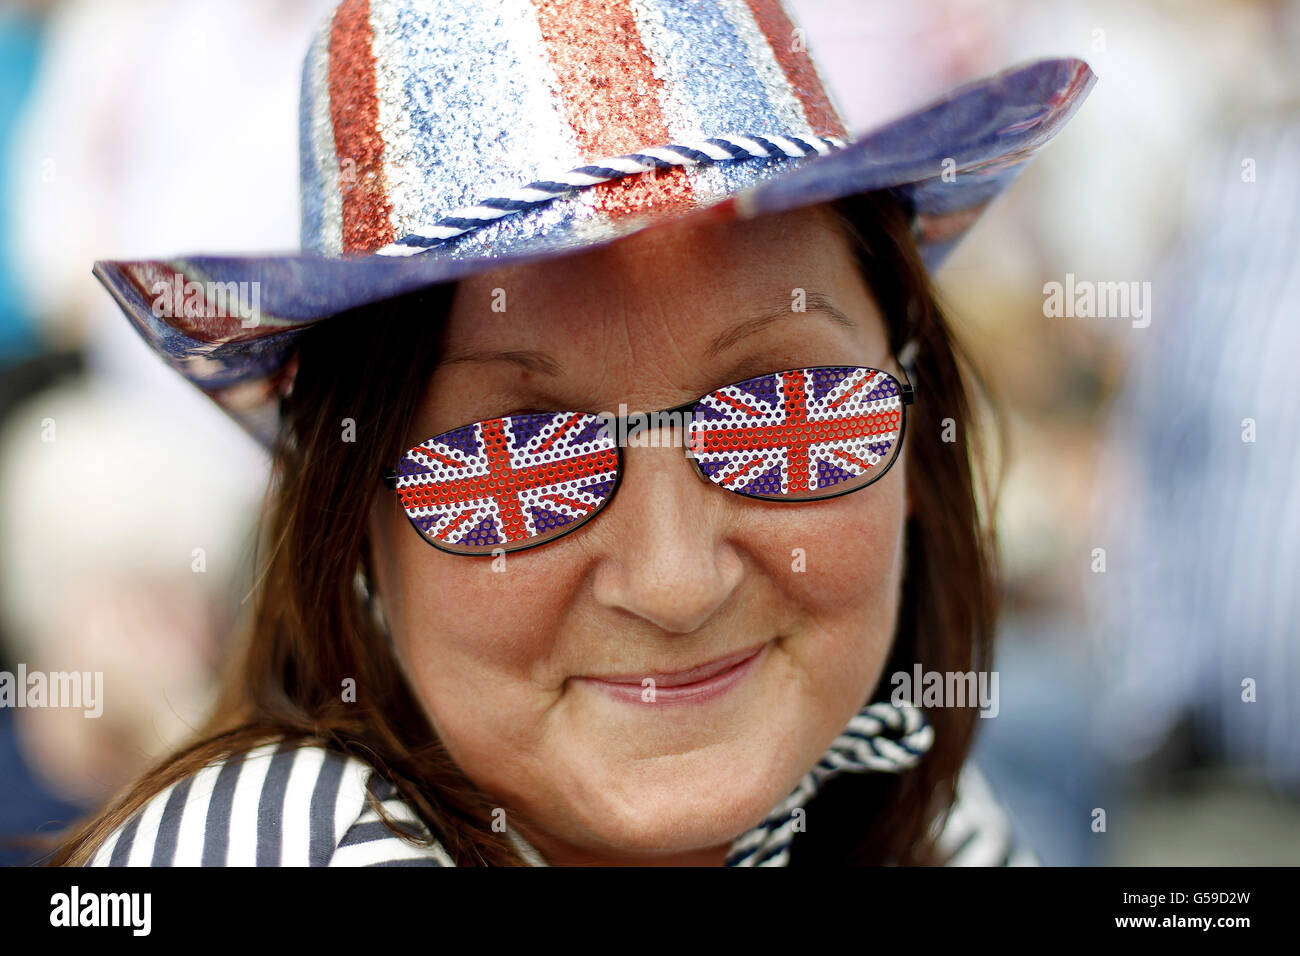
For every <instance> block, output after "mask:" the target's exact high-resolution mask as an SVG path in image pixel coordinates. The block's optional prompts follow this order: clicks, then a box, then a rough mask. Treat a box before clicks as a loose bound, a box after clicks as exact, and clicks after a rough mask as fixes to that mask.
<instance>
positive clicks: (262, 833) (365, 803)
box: [89, 712, 1037, 866]
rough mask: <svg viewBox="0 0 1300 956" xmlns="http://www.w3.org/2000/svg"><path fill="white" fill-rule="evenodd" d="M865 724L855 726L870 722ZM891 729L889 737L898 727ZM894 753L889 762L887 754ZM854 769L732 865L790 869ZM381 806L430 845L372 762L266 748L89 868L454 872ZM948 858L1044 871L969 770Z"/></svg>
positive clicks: (944, 846) (827, 760) (875, 755)
mask: <svg viewBox="0 0 1300 956" xmlns="http://www.w3.org/2000/svg"><path fill="white" fill-rule="evenodd" d="M864 714H865V712H864ZM864 714H859V715H858V717H856V718H854V719H855V721H859V720H860V719H869V718H866V717H864ZM875 719H880V718H879V717H877V718H875ZM882 723H883V721H882ZM922 723H923V722H922ZM853 727H854V725H853V724H851V725H850V729H852V728H853ZM907 727H911V728H913V729H915V723H914V722H911V721H910V720H909V721H907V722H906V724H905V725H904V728H903V729H904V730H906V728H907ZM885 730H886V733H889V732H890V728H889V727H888V725H885ZM893 730H894V731H895V732H896V731H897V728H894V729H893ZM924 730H925V731H928V730H929V727H928V725H926V726H924ZM845 736H852V734H849V733H848V731H846V734H845V735H841V737H840V738H838V739H837V745H838V744H841V742H842V741H843V740H844V739H845ZM906 736H907V734H906V733H903V734H901V735H898V737H899V739H901V740H904V741H905V744H904V745H899V744H891V743H885V744H883V745H882V744H881V743H880V742H879V741H876V743H875V746H872V745H871V744H870V743H867V742H866V741H867V740H869V739H871V738H863V737H857V738H856V743H855V744H854V747H856V748H859V752H858V755H859V756H860V757H861V758H862V759H861V762H862V764H866V763H874V764H875V767H874V768H871V769H876V770H884V771H886V772H888V771H889V768H888V767H887V766H886V764H888V763H890V762H892V761H894V760H897V761H900V762H902V763H907V762H908V761H913V762H914V760H915V759H916V754H911V753H909V750H908V748H909V747H911V748H912V749H916V748H915V745H914V742H913V743H907V742H906ZM885 752H889V755H888V756H883V757H882V756H880V754H881V753H885ZM922 752H923V750H922ZM836 768H838V769H836ZM847 769H854V770H863V769H868V768H866V767H865V766H860V765H858V764H857V763H855V758H854V756H853V755H852V754H846V753H843V752H841V751H837V750H836V747H834V746H833V747H832V748H831V749H830V750H828V752H827V756H826V757H824V758H823V761H822V762H821V763H819V764H818V767H817V768H815V769H814V771H812V772H810V774H809V778H813V780H814V782H813V783H812V784H810V781H809V779H808V778H805V780H804V782H803V783H801V785H800V788H799V789H798V790H796V792H795V794H792V795H791V798H790V799H788V800H787V801H785V802H783V803H782V805H781V806H780V807H778V808H776V809H775V810H774V811H773V814H772V815H770V816H769V817H768V819H767V820H765V821H764V823H763V824H761V825H760V826H758V827H755V828H754V829H753V830H751V831H749V832H748V833H746V834H745V835H743V836H742V837H740V838H739V839H738V840H737V841H736V842H735V843H734V844H733V847H732V851H731V855H730V856H729V857H728V860H727V865H728V866H785V865H786V864H787V862H788V858H789V853H788V850H789V846H790V842H791V839H792V838H793V836H794V834H792V833H791V832H790V830H789V829H788V828H786V827H785V826H784V823H785V821H786V820H788V819H789V816H790V811H791V810H792V809H793V807H795V806H801V805H802V800H801V799H800V797H801V795H802V799H808V798H809V797H810V796H811V794H812V793H813V792H815V789H816V786H817V785H819V784H820V783H821V782H824V781H825V780H826V779H829V778H830V777H831V776H834V774H835V773H836V772H842V771H843V770H847ZM371 795H373V797H374V800H373V801H372V800H371ZM376 804H378V805H380V806H382V807H383V809H384V811H385V813H386V814H387V815H388V817H389V818H390V819H392V820H393V821H394V822H395V823H396V824H397V825H398V826H399V828H400V829H402V830H403V831H405V832H407V833H409V834H411V835H413V836H419V837H421V838H424V837H427V834H428V831H427V829H426V828H425V827H424V826H423V824H422V823H421V822H420V821H419V819H418V817H417V816H416V814H415V812H414V810H412V808H411V807H410V806H409V805H408V804H407V803H405V802H404V801H403V800H402V799H401V798H400V797H399V796H398V795H397V793H396V791H395V788H394V787H393V786H392V784H390V783H388V782H387V781H385V780H383V779H382V778H380V777H379V776H378V775H376V774H375V773H374V772H373V768H371V767H370V766H369V765H368V764H366V763H365V762H364V761H362V760H359V759H358V758H355V757H349V756H344V755H342V754H339V753H335V752H332V751H327V750H325V749H324V748H322V747H319V746H315V745H296V744H295V745H287V744H283V743H281V744H274V743H273V744H267V745H265V746H262V747H259V748H257V749H256V750H253V751H250V752H249V753H247V754H246V755H243V756H242V757H241V756H235V757H231V758H229V759H228V760H225V761H220V762H217V763H214V764H213V765H211V766H209V767H206V768H204V769H203V770H201V771H199V772H198V773H196V774H194V775H192V776H190V777H188V778H185V779H184V780H181V781H180V782H178V783H177V784H175V785H173V786H171V787H169V788H168V789H166V790H164V791H162V792H161V793H159V794H158V795H157V796H155V797H154V798H153V799H152V800H150V801H149V802H148V803H147V804H146V805H145V806H144V807H143V808H142V809H141V810H139V811H138V812H137V813H136V814H135V815H134V816H133V817H132V818H131V820H129V821H128V822H127V823H126V824H125V825H123V826H122V827H119V828H118V829H117V830H116V831H114V832H113V833H112V834H111V835H110V836H109V837H108V838H107V839H106V840H105V841H104V843H103V844H101V845H100V847H99V848H98V849H97V851H96V852H95V854H94V856H93V858H92V860H91V862H90V864H89V865H91V866H455V863H454V861H453V860H452V859H451V857H450V856H449V855H448V854H447V852H446V851H445V850H444V849H443V848H442V847H441V845H439V844H437V843H436V842H435V841H429V842H430V843H431V845H423V846H422V845H413V844H412V843H409V842H407V841H406V840H403V839H402V838H400V837H398V836H397V835H395V834H394V833H393V832H392V831H391V830H389V829H388V827H387V826H386V825H385V824H384V822H383V821H382V820H381V819H380V815H379V813H378V812H377V810H376V808H375V805H376ZM773 821H777V822H778V823H779V825H773ZM509 836H510V838H511V840H512V842H513V843H514V844H515V846H516V848H517V849H518V850H519V852H520V854H521V857H522V858H523V859H524V860H525V861H527V862H528V863H530V864H531V865H533V866H546V865H547V864H546V861H545V860H544V859H543V858H542V857H541V855H540V854H539V853H538V852H537V851H536V849H534V848H533V847H532V846H530V845H529V844H528V843H527V842H526V841H524V840H523V838H522V837H520V836H518V835H517V834H515V833H513V832H509ZM939 848H940V851H941V852H942V853H943V856H944V858H945V859H946V860H947V863H948V865H950V866H1008V865H1010V866H1024V865H1031V866H1032V865H1036V864H1037V860H1036V859H1035V858H1034V856H1033V854H1032V853H1031V852H1030V851H1029V850H1028V849H1026V848H1025V847H1024V846H1023V845H1022V844H1021V843H1020V841H1018V840H1017V839H1016V837H1015V836H1014V833H1013V828H1012V824H1011V821H1010V819H1009V817H1008V816H1007V814H1006V813H1005V812H1004V811H1003V809H1002V808H1001V806H1000V805H999V804H998V801H997V800H996V798H995V797H994V796H993V794H992V791H991V790H990V789H989V787H988V784H987V782H986V781H985V780H984V778H983V777H982V775H981V774H980V773H979V771H978V770H977V769H976V768H975V767H974V765H973V764H970V763H968V764H967V765H966V767H965V769H964V770H963V771H962V775H961V778H960V782H959V792H958V799H957V802H956V803H955V804H954V807H953V810H952V812H951V814H950V815H949V818H948V820H947V824H946V826H945V827H944V830H943V832H942V834H941V836H940V840H939Z"/></svg>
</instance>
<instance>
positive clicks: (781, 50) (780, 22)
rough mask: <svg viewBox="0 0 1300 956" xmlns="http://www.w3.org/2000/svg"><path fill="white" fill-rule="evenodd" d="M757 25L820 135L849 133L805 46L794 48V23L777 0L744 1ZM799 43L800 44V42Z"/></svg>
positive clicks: (843, 135) (840, 135) (844, 135)
mask: <svg viewBox="0 0 1300 956" xmlns="http://www.w3.org/2000/svg"><path fill="white" fill-rule="evenodd" d="M746 2H747V3H748V4H749V10H750V12H751V13H752V14H753V15H754V20H755V22H756V23H757V24H758V28H759V29H760V30H762V31H763V36H764V37H766V38H767V45H768V46H770V47H771V48H772V53H773V54H774V55H775V56H776V62H777V63H779V64H781V70H782V72H784V73H785V78H786V79H787V80H788V81H789V82H790V86H791V87H792V88H793V89H794V92H795V94H796V95H797V96H798V97H799V103H800V105H802V106H803V115H804V118H805V119H807V120H808V125H809V126H811V127H812V128H813V132H815V133H817V134H818V135H819V136H838V137H840V138H844V137H846V136H847V135H848V134H847V132H846V131H845V129H844V124H843V123H842V122H841V121H840V117H839V114H838V113H836V112H835V107H834V106H832V105H831V100H830V97H829V96H827V95H826V89H825V87H823V86H822V81H821V78H820V77H819V76H818V75H817V68H816V67H815V66H813V61H812V58H811V57H810V56H809V55H808V51H807V50H806V49H795V42H794V31H795V25H794V23H793V22H792V21H791V20H790V17H789V16H788V15H787V14H786V12H785V8H784V7H783V6H782V5H781V2H780V0H746ZM800 45H801V46H802V44H800Z"/></svg>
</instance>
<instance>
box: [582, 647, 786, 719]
mask: <svg viewBox="0 0 1300 956" xmlns="http://www.w3.org/2000/svg"><path fill="white" fill-rule="evenodd" d="M765 647H767V644H766V643H763V644H760V645H758V646H757V647H751V648H749V649H748V650H744V651H739V652H737V653H735V654H729V655H727V656H726V657H720V658H718V659H717V660H714V661H709V662H708V663H707V664H701V665H700V666H699V667H692V668H691V669H690V670H685V671H675V672H673V673H671V674H642V675H639V676H632V675H624V674H620V675H618V676H616V677H580V678H579V680H582V681H587V682H589V683H590V684H592V685H593V686H595V687H597V688H599V689H600V690H602V691H604V692H605V693H607V694H609V695H610V696H611V697H613V698H615V699H616V700H623V701H629V702H631V703H637V704H655V703H674V702H677V701H691V702H692V703H700V702H703V701H706V700H711V699H713V698H715V697H718V696H720V695H722V694H724V693H726V692H727V691H729V690H730V689H731V688H733V687H735V686H736V685H737V684H739V683H740V682H741V681H742V680H744V679H745V677H746V676H747V675H748V674H749V673H750V672H751V671H752V670H753V669H754V666H755V664H757V663H758V660H759V658H760V657H761V656H762V652H763V649H764V648H765ZM647 680H648V681H652V682H653V683H650V684H646V683H645V682H646V681H647Z"/></svg>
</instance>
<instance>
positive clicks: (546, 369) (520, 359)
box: [438, 349, 564, 377]
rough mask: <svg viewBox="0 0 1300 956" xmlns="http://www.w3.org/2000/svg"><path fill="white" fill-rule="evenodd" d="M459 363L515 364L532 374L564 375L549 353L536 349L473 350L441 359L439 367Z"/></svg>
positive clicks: (557, 361)
mask: <svg viewBox="0 0 1300 956" xmlns="http://www.w3.org/2000/svg"><path fill="white" fill-rule="evenodd" d="M459 362H513V363H514V364H515V365H518V366H521V367H522V368H526V369H528V370H529V371H532V372H541V373H542V374H543V375H550V376H555V377H558V376H560V375H562V374H564V365H563V364H562V363H561V362H560V361H559V360H558V359H557V358H555V356H553V355H551V354H550V353H549V352H538V351H536V350H535V349H510V350H507V351H502V352H497V351H492V350H491V349H473V350H471V351H468V352H460V353H458V354H456V355H452V356H449V357H447V358H444V359H441V360H440V361H439V362H438V364H439V365H455V364H457V363H459Z"/></svg>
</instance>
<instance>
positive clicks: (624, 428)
mask: <svg viewBox="0 0 1300 956" xmlns="http://www.w3.org/2000/svg"><path fill="white" fill-rule="evenodd" d="M698 401H699V399H692V400H691V401H689V402H683V403H682V404H680V405H674V406H672V407H671V408H661V409H659V410H658V411H647V412H630V413H627V414H622V415H613V414H611V413H609V412H602V413H601V414H600V415H599V416H598V417H599V418H601V419H602V420H603V421H604V422H605V427H606V428H607V429H609V431H610V432H611V435H610V437H611V438H612V439H613V441H614V442H615V444H616V445H618V447H619V448H620V449H623V448H629V447H630V448H640V447H651V448H657V447H662V446H665V445H667V446H669V447H672V446H676V445H678V444H680V445H682V446H683V447H684V448H685V449H686V452H687V455H688V456H689V454H690V440H689V436H690V430H691V417H692V415H693V413H694V409H695V406H696V404H697V403H698ZM626 408H627V406H626V405H620V406H619V409H620V411H623V410H625V409H626ZM663 429H668V430H669V432H670V436H671V437H670V438H669V440H668V441H667V442H665V441H663V440H662V439H661V438H660V436H659V432H660V431H661V430H663Z"/></svg>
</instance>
